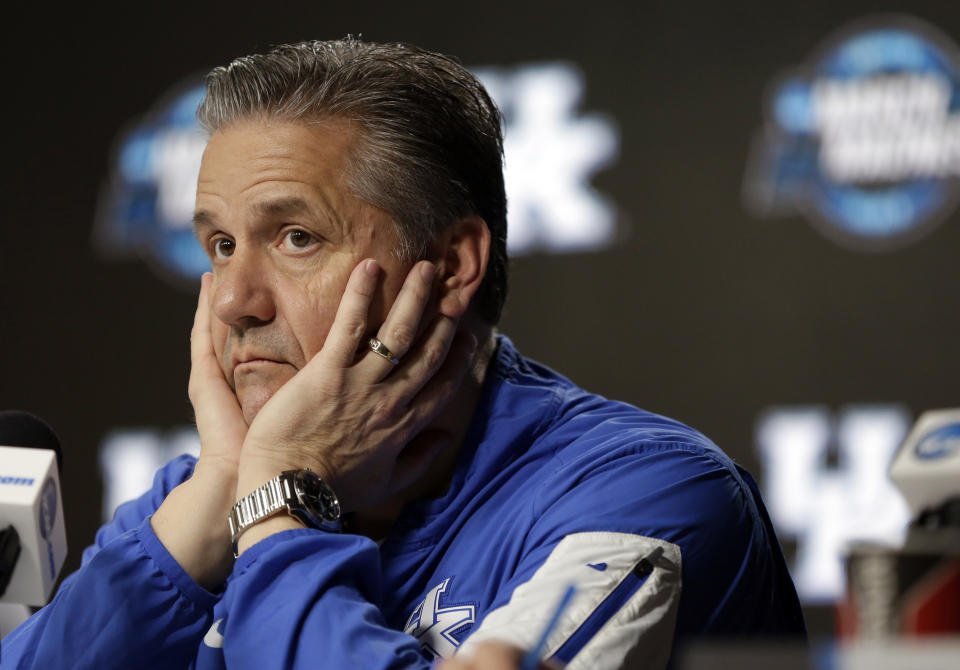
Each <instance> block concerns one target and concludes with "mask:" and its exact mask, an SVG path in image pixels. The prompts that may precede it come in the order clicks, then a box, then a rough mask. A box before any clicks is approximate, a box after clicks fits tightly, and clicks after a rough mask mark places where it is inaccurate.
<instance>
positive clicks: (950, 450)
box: [914, 424, 960, 460]
mask: <svg viewBox="0 0 960 670" xmlns="http://www.w3.org/2000/svg"><path fill="white" fill-rule="evenodd" d="M958 452H960V424H952V425H949V426H944V427H942V428H938V429H937V430H935V431H933V432H932V433H930V434H929V435H926V436H925V437H924V438H923V439H921V440H920V441H919V442H917V446H916V448H915V449H914V453H915V454H916V455H917V458H922V459H924V460H934V459H940V458H949V457H951V456H953V455H954V454H956V453H958Z"/></svg>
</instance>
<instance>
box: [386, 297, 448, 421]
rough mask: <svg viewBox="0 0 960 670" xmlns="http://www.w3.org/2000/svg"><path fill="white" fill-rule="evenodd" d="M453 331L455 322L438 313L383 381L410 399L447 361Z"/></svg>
mask: <svg viewBox="0 0 960 670" xmlns="http://www.w3.org/2000/svg"><path fill="white" fill-rule="evenodd" d="M456 334H457V322H456V321H454V320H453V319H451V318H449V317H447V316H443V315H437V317H436V318H434V320H433V321H432V322H431V323H430V325H429V326H428V327H427V330H426V332H425V333H424V334H423V335H422V336H421V338H420V342H418V343H417V345H416V346H415V347H414V348H413V350H412V351H410V352H409V353H408V354H407V356H406V357H405V358H404V359H403V360H402V361H401V362H400V365H398V366H397V368H396V370H395V371H394V372H393V373H392V374H391V375H390V376H389V377H387V378H386V379H385V380H384V381H383V384H386V385H388V386H389V387H390V388H391V389H392V390H393V391H394V392H395V393H396V394H397V395H398V396H401V397H405V398H408V399H409V400H408V402H412V401H413V397H414V396H415V395H416V394H417V393H418V392H419V391H420V389H422V388H423V387H424V385H426V384H427V382H429V381H430V378H431V377H433V375H434V374H436V373H437V371H438V370H439V369H440V368H441V366H442V365H443V363H444V361H446V359H447V355H448V353H449V351H450V345H451V344H452V342H453V339H454V337H455V336H456Z"/></svg>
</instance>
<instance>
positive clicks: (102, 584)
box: [0, 457, 217, 670]
mask: <svg viewBox="0 0 960 670" xmlns="http://www.w3.org/2000/svg"><path fill="white" fill-rule="evenodd" d="M192 468H193V460H192V459H190V458H187V457H184V458H180V459H177V460H175V461H172V462H171V463H170V464H168V465H167V466H166V467H165V468H163V469H162V470H160V472H158V474H157V476H156V478H155V480H154V485H153V487H152V488H151V490H150V491H148V492H147V493H145V494H144V495H143V496H141V497H140V498H138V499H136V500H133V501H131V502H128V503H125V504H124V505H121V506H120V507H119V508H118V509H117V512H116V514H115V515H114V518H113V520H112V521H110V523H108V524H106V525H105V526H103V527H102V528H101V529H100V530H99V531H98V532H97V536H96V541H95V543H94V544H93V545H92V546H90V547H88V548H87V549H86V550H84V552H83V561H82V565H81V567H80V569H79V570H78V571H77V572H75V573H74V574H72V575H70V576H69V577H67V578H66V579H65V580H64V581H63V583H62V584H61V586H60V589H59V590H58V592H57V595H56V597H55V598H54V599H53V601H52V602H51V603H50V604H48V605H47V606H46V607H44V608H43V609H41V610H40V611H38V612H37V613H36V614H34V615H33V616H32V617H30V618H29V619H28V620H27V621H25V622H24V623H23V624H22V625H20V626H19V627H17V628H16V629H15V630H14V631H13V632H12V633H10V635H8V636H7V637H6V638H4V640H3V656H2V661H0V662H2V667H3V668H4V669H6V668H17V669H18V670H19V669H26V668H44V669H45V670H47V669H49V670H56V669H58V668H129V667H137V668H171V667H187V666H188V665H189V663H190V661H191V660H192V659H193V657H194V655H195V653H196V648H197V645H198V644H199V640H200V637H201V636H202V635H203V632H204V631H205V630H206V628H207V626H209V622H210V618H211V610H212V608H213V606H214V604H215V603H216V601H217V596H215V595H213V594H211V593H209V592H207V591H205V590H204V589H202V588H201V587H200V586H198V585H197V584H196V583H195V582H194V581H193V580H192V579H190V577H189V576H188V575H187V574H186V573H185V572H184V571H183V569H182V568H181V567H180V566H179V565H178V564H177V562H176V561H175V560H174V559H173V557H172V556H170V554H169V553H168V552H167V550H166V548H164V546H163V545H162V544H161V543H160V541H159V540H158V539H157V537H156V535H155V534H154V533H153V529H152V528H151V527H150V518H149V517H150V516H151V515H152V513H153V512H154V511H155V510H156V508H157V507H159V505H160V504H161V503H162V502H163V499H164V498H165V497H166V495H167V493H169V492H170V491H171V490H172V489H173V488H175V487H176V486H177V485H178V484H180V483H181V482H183V481H184V480H186V479H187V478H188V477H189V476H190V473H191V472H192Z"/></svg>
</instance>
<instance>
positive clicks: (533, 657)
mask: <svg viewBox="0 0 960 670" xmlns="http://www.w3.org/2000/svg"><path fill="white" fill-rule="evenodd" d="M576 590H577V589H576V587H574V585H573V584H571V585H570V586H568V587H567V591H566V593H564V594H563V597H562V598H561V599H560V603H559V604H558V605H557V609H555V610H554V611H553V617H551V619H550V623H548V624H547V627H546V628H544V629H543V633H541V634H540V640H539V641H538V642H537V644H536V645H534V647H533V649H531V650H530V651H528V652H527V654H526V656H524V657H523V661H522V662H521V663H520V670H536V668H537V665H538V664H539V663H540V654H542V653H543V648H544V647H545V646H547V638H548V637H550V633H552V632H553V629H554V628H556V627H557V622H559V621H560V615H562V614H563V610H565V609H567V605H569V604H570V601H571V600H572V599H573V593H574V591H576Z"/></svg>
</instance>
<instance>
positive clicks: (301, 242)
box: [283, 229, 316, 249]
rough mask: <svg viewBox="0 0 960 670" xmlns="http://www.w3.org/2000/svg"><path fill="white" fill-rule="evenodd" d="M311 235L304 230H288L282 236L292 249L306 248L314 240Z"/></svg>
mask: <svg viewBox="0 0 960 670" xmlns="http://www.w3.org/2000/svg"><path fill="white" fill-rule="evenodd" d="M315 239H316V238H314V236H313V235H311V234H310V233H308V232H306V231H305V230H299V229H296V230H290V231H288V232H287V234H286V235H284V236H283V240H284V243H285V244H287V245H288V246H291V247H293V248H294V249H306V248H307V247H309V246H310V244H311V243H313V242H314V241H315Z"/></svg>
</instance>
